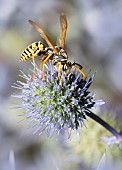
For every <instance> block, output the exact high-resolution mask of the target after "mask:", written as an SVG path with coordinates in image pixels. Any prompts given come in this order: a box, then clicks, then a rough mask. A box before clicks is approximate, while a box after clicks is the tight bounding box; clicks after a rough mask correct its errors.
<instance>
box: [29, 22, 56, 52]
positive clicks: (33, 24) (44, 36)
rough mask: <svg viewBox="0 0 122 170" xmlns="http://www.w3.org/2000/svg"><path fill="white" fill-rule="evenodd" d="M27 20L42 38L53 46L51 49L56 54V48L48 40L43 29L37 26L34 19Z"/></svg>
mask: <svg viewBox="0 0 122 170" xmlns="http://www.w3.org/2000/svg"><path fill="white" fill-rule="evenodd" d="M28 22H29V23H30V24H31V25H32V26H33V27H34V28H35V29H36V30H37V31H38V32H39V33H40V34H41V36H42V37H43V38H44V40H45V41H46V42H47V44H48V45H49V46H50V47H52V48H53V50H54V51H55V53H56V54H58V51H57V49H56V48H55V46H54V45H53V43H52V42H51V41H50V39H49V38H48V36H47V35H46V33H45V32H44V31H43V29H41V28H40V27H39V25H37V24H36V23H35V22H34V21H32V20H28Z"/></svg>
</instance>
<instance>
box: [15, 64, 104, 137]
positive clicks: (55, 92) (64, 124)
mask: <svg viewBox="0 0 122 170" xmlns="http://www.w3.org/2000/svg"><path fill="white" fill-rule="evenodd" d="M41 74H42V72H41V70H39V69H38V68H37V69H36V71H35V76H34V78H33V79H32V80H31V81H30V76H29V75H28V76H26V75H25V74H24V73H22V75H21V76H22V77H23V78H24V79H25V81H26V82H25V83H23V82H20V81H18V83H17V84H18V85H17V84H16V86H17V87H19V89H20V90H21V95H20V97H21V99H22V105H21V106H20V107H21V108H23V109H25V115H26V116H27V118H29V119H30V120H31V121H34V122H35V123H34V126H37V127H38V128H37V129H36V132H38V133H41V132H43V131H44V130H46V131H47V134H48V136H51V134H60V133H62V132H68V137H70V134H71V131H72V130H76V132H77V134H78V136H79V135H80V134H79V133H80V131H79V128H80V127H81V126H83V125H85V122H84V121H85V119H86V115H87V114H88V112H90V109H92V108H94V107H95V106H98V105H101V104H103V103H104V102H103V101H102V100H94V94H93V93H90V91H89V87H90V86H91V84H92V82H93V79H94V74H93V75H92V76H91V77H89V76H87V78H86V79H82V75H81V74H80V73H79V72H78V71H77V70H76V69H71V71H70V73H69V74H68V75H65V74H64V72H63V71H61V72H60V75H61V80H59V79H58V76H57V75H58V73H57V70H56V69H55V67H54V66H53V65H52V64H51V62H50V63H48V64H46V65H45V71H44V78H43V79H42V80H40V77H41ZM15 97H16V95H15ZM17 97H18V95H17ZM52 132H53V133H52Z"/></svg>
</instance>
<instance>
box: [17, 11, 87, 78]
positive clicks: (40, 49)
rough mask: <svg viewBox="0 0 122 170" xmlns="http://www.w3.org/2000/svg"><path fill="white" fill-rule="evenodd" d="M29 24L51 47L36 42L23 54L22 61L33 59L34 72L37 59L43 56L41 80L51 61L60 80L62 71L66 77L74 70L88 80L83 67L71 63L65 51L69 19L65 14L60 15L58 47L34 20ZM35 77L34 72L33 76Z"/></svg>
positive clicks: (41, 60)
mask: <svg viewBox="0 0 122 170" xmlns="http://www.w3.org/2000/svg"><path fill="white" fill-rule="evenodd" d="M29 23H30V24H31V25H32V26H33V27H34V28H35V29H36V30H37V31H38V32H39V33H40V34H41V36H42V37H43V38H44V40H45V41H46V42H47V44H48V46H49V47H45V45H44V44H43V43H41V42H40V41H39V42H34V43H32V44H31V45H29V46H28V47H27V48H26V49H25V50H24V51H23V52H22V54H21V58H20V61H25V60H29V59H30V58H32V60H33V63H34V71H35V70H36V63H35V57H36V56H40V55H42V57H41V59H40V69H41V70H42V75H41V78H40V80H42V79H43V77H44V64H45V63H46V62H47V61H48V60H49V59H50V60H52V63H53V65H54V66H55V67H56V69H57V72H58V78H59V79H60V71H63V72H64V74H65V75H67V74H68V73H70V70H71V69H72V68H75V69H76V70H78V71H79V72H80V73H81V74H82V76H83V79H85V78H86V74H85V73H84V72H83V71H82V66H81V65H80V64H78V63H75V62H74V63H71V62H69V61H68V55H67V53H66V51H65V50H64V43H65V38H66V31H67V19H66V16H65V15H64V14H61V15H60V33H59V38H58V45H57V46H54V45H53V43H52V42H51V41H50V39H49V38H48V36H47V35H46V33H45V32H44V31H43V30H42V29H41V28H40V27H39V26H38V25H37V24H36V23H35V22H33V21H32V20H29ZM32 77H34V72H33V74H32Z"/></svg>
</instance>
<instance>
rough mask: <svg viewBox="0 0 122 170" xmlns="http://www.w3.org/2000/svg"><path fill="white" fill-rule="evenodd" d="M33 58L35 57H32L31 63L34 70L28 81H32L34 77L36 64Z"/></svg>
mask: <svg viewBox="0 0 122 170" xmlns="http://www.w3.org/2000/svg"><path fill="white" fill-rule="evenodd" d="M35 57H36V56H32V61H33V66H34V70H33V72H32V74H31V78H30V81H32V79H33V78H34V75H35V70H36V62H35V60H34V58H35Z"/></svg>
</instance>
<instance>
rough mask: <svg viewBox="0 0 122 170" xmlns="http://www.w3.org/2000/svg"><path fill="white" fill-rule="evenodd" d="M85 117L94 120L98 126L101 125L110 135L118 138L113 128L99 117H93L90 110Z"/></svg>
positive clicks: (118, 135)
mask: <svg viewBox="0 0 122 170" xmlns="http://www.w3.org/2000/svg"><path fill="white" fill-rule="evenodd" d="M86 115H87V116H88V117H90V118H91V119H93V120H95V121H96V122H97V123H99V124H100V125H102V126H103V127H104V128H105V129H107V130H108V131H109V132H110V133H112V134H113V135H114V136H115V137H116V138H118V137H120V134H119V133H118V132H117V131H116V130H115V129H114V128H113V127H111V126H110V125H109V124H108V123H106V122H105V121H104V120H102V119H101V118H100V117H99V116H97V115H95V114H94V113H93V112H91V111H90V110H87V112H86Z"/></svg>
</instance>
